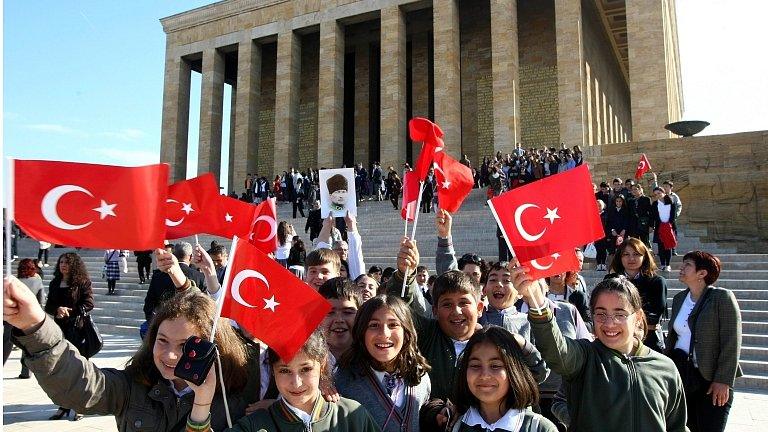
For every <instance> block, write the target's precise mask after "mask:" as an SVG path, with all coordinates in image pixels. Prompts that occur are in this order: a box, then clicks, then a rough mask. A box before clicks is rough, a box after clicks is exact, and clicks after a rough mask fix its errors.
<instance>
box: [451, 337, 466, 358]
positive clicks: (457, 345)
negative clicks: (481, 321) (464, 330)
mask: <svg viewBox="0 0 768 432" xmlns="http://www.w3.org/2000/svg"><path fill="white" fill-rule="evenodd" d="M451 340H452V341H453V350H454V352H456V363H457V364H458V362H459V356H460V355H461V353H463V352H464V348H466V347H467V344H468V343H469V339H467V340H465V341H459V340H456V339H451Z"/></svg>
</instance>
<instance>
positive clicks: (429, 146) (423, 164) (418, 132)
mask: <svg viewBox="0 0 768 432" xmlns="http://www.w3.org/2000/svg"><path fill="white" fill-rule="evenodd" d="M408 134H409V136H410V137H411V140H413V141H421V142H423V143H424V144H423V145H422V146H421V152H420V153H419V158H418V159H417V160H416V163H415V164H414V165H413V172H415V173H416V179H417V180H418V181H422V180H424V178H426V177H427V173H429V167H430V166H432V161H433V160H434V158H435V155H436V154H437V153H440V152H442V151H443V148H444V147H445V143H443V131H442V129H440V126H438V125H437V124H436V123H433V122H431V121H430V120H428V119H426V118H424V117H414V118H412V119H411V121H409V122H408Z"/></svg>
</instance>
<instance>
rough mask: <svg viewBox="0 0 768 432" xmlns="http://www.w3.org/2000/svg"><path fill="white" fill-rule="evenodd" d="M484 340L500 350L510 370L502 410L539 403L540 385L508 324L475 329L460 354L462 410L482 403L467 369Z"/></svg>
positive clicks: (458, 395)
mask: <svg viewBox="0 0 768 432" xmlns="http://www.w3.org/2000/svg"><path fill="white" fill-rule="evenodd" d="M481 344H489V345H492V346H494V347H495V348H496V349H497V350H498V351H499V356H500V357H501V361H502V362H503V363H504V369H506V371H507V381H508V383H509V390H507V394H506V395H505V397H504V399H503V400H502V402H501V404H502V405H501V406H500V407H499V408H500V409H501V412H505V411H507V410H509V409H518V410H522V409H525V408H526V407H529V406H532V405H537V404H538V403H539V386H538V384H537V383H536V380H535V379H534V378H533V375H532V374H531V371H530V370H529V369H528V367H527V366H526V365H525V362H524V361H523V352H522V350H521V349H520V346H519V345H518V344H517V342H516V341H515V338H514V336H513V335H512V333H510V332H509V331H507V330H506V329H504V328H501V327H497V326H493V325H492V326H488V327H484V328H481V329H478V330H477V331H475V334H473V335H472V337H471V338H470V339H469V343H467V347H466V348H465V349H464V352H462V353H461V355H460V356H459V373H458V376H459V379H458V380H456V391H455V393H456V401H457V403H456V405H457V408H458V410H459V412H466V411H467V410H469V408H470V407H475V408H477V407H479V406H480V401H479V400H478V399H477V397H476V396H475V395H474V394H473V393H472V392H471V391H470V389H469V385H468V383H467V370H468V369H469V362H470V359H471V357H472V351H473V350H474V349H475V347H477V346H478V345H481Z"/></svg>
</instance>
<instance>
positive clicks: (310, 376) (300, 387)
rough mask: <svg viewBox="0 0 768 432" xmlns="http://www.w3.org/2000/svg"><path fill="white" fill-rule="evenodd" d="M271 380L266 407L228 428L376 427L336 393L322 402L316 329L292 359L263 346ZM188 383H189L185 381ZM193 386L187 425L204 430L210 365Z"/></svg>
mask: <svg viewBox="0 0 768 432" xmlns="http://www.w3.org/2000/svg"><path fill="white" fill-rule="evenodd" d="M268 355H269V363H270V365H271V366H272V373H273V374H274V379H275V385H276V386H277V390H278V392H279V393H280V397H279V398H278V399H277V400H276V401H275V402H273V403H272V405H270V406H269V407H268V408H266V409H259V410H257V411H255V412H254V413H253V414H251V415H249V416H246V417H243V418H241V419H240V420H239V421H238V422H237V424H235V426H234V427H233V428H232V429H231V430H232V431H235V432H238V431H241V432H250V431H254V432H255V431H269V432H293V431H296V432H305V431H310V432H325V431H334V432H347V431H349V432H352V431H354V432H358V431H359V432H378V431H379V428H378V426H376V424H375V423H374V422H373V419H372V418H371V415H370V414H368V411H366V409H365V408H363V407H362V406H361V405H360V404H359V403H357V402H355V401H353V400H349V399H344V398H340V399H339V401H338V402H335V403H333V402H326V401H325V399H323V397H322V395H321V393H320V379H321V377H325V376H327V374H328V373H329V371H328V345H327V344H326V342H325V338H324V337H323V333H322V329H318V330H315V332H314V333H312V334H311V335H310V336H309V339H307V341H306V342H305V343H304V346H302V347H301V349H300V350H299V352H298V353H296V355H294V356H293V358H292V359H290V360H287V359H282V358H280V356H279V355H278V354H277V353H276V352H275V351H273V350H272V349H269V351H268ZM190 386H194V385H193V384H190ZM194 387H195V402H194V407H193V408H192V412H191V413H190V415H189V420H188V421H187V431H194V432H207V431H210V430H211V429H210V412H209V410H208V408H209V407H210V403H211V399H210V398H211V397H212V395H213V393H214V391H215V389H216V368H211V371H210V372H209V373H208V376H207V377H206V379H205V382H204V383H203V384H202V385H200V386H194Z"/></svg>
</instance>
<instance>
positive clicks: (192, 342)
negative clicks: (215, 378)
mask: <svg viewBox="0 0 768 432" xmlns="http://www.w3.org/2000/svg"><path fill="white" fill-rule="evenodd" d="M216 351H217V350H216V344H215V343H213V342H209V341H207V340H205V339H203V338H201V337H199V336H190V337H189V338H187V341H186V342H184V347H183V348H182V357H181V359H180V360H179V362H178V363H176V367H175V368H174V369H173V374H174V375H175V376H177V377H179V378H181V379H183V380H186V381H189V382H191V383H193V384H195V385H200V384H202V383H203V381H205V377H206V376H208V372H209V371H210V370H211V366H213V361H214V360H215V359H216Z"/></svg>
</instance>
